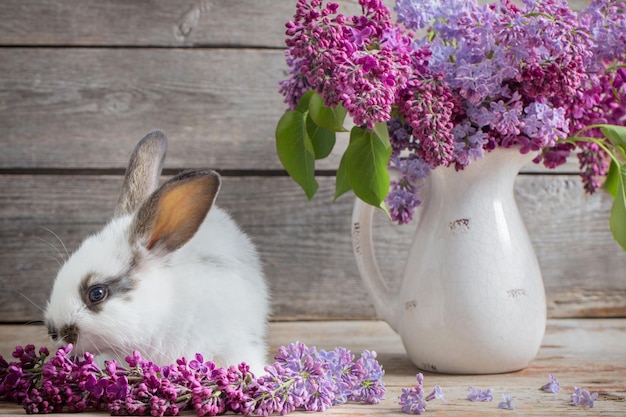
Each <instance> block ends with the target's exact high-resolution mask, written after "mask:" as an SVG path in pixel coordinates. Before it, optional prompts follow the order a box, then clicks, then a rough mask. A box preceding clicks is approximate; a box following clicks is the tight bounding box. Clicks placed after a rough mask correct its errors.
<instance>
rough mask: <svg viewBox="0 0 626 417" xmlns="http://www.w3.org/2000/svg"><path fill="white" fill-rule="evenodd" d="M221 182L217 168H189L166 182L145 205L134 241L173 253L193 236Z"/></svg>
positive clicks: (134, 230)
mask: <svg viewBox="0 0 626 417" xmlns="http://www.w3.org/2000/svg"><path fill="white" fill-rule="evenodd" d="M220 184H221V180H220V176H219V175H218V174H217V173H216V172H214V171H188V172H183V173H182V174H179V175H177V176H176V177H174V178H172V179H170V180H169V181H167V182H166V183H165V184H163V185H162V186H161V187H160V188H159V189H158V190H157V191H156V192H155V193H153V194H152V195H151V196H150V197H149V198H148V200H147V201H146V202H145V203H144V204H143V205H142V206H141V208H140V209H139V211H138V212H137V214H136V215H135V219H134V220H133V225H132V226H131V231H132V233H131V244H133V243H139V244H143V245H144V246H145V247H146V249H148V250H149V251H152V250H154V249H164V250H165V251H166V252H172V251H175V250H176V249H179V248H180V247H181V246H183V245H184V244H185V243H187V242H188V241H189V239H191V238H192V237H193V235H194V234H195V233H196V232H197V231H198V228H199V227H200V225H201V224H202V222H203V221H204V219H205V217H206V215H207V213H208V212H209V210H210V209H211V207H212V206H213V203H214V201H215V197H216V196H217V193H218V191H219V188H220Z"/></svg>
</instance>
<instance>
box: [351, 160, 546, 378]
mask: <svg viewBox="0 0 626 417" xmlns="http://www.w3.org/2000/svg"><path fill="white" fill-rule="evenodd" d="M533 156H534V155H529V154H526V155H522V154H521V153H520V152H519V151H518V150H517V149H503V148H497V149H495V150H494V151H492V152H490V153H485V157H484V158H482V159H479V160H477V161H473V162H472V163H471V164H470V165H469V166H467V167H466V168H465V169H464V170H462V171H455V169H454V168H453V167H449V168H444V167H439V168H437V169H435V170H433V171H431V173H430V175H429V176H428V178H427V179H426V184H425V187H423V188H422V193H421V194H420V199H421V200H422V205H421V206H420V207H418V208H417V211H416V220H417V222H418V223H417V229H416V232H415V237H414V240H413V244H412V246H411V248H410V251H409V253H408V259H407V262H406V266H405V271H404V277H403V280H402V283H401V284H400V288H396V289H389V288H388V286H387V284H386V282H385V280H384V279H383V277H381V274H380V271H379V269H378V266H377V263H376V258H375V255H374V251H373V245H372V239H373V237H372V215H373V213H374V211H375V210H376V209H375V208H373V207H371V206H369V205H366V204H364V203H362V202H361V201H360V200H358V199H357V202H356V203H355V207H354V212H353V222H352V237H353V247H354V253H355V256H356V260H357V265H358V268H359V271H360V273H361V277H362V278H363V282H364V284H365V287H366V288H367V290H368V292H369V294H370V296H371V299H372V300H373V303H374V306H375V308H376V312H377V314H378V316H379V317H380V318H382V319H383V320H385V321H386V322H387V323H388V324H389V325H390V326H391V327H392V328H393V329H394V330H395V331H396V332H397V333H398V334H399V335H400V337H401V338H402V341H403V343H404V346H405V348H406V351H407V353H408V355H409V356H410V358H411V360H412V361H413V362H414V363H415V365H416V366H417V367H418V368H420V369H423V370H427V371H433V372H441V373H456V374H485V373H500V372H509V371H515V370H519V369H522V368H524V367H525V366H527V365H528V363H529V362H530V361H531V360H532V359H533V358H534V357H535V356H536V354H537V351H538V350H539V347H540V344H541V340H542V338H543V334H544V330H545V324H546V300H545V291H544V287H543V279H542V276H541V271H540V269H539V264H538V262H537V258H536V255H535V252H534V249H533V247H532V244H531V242H530V238H529V236H528V233H527V231H526V227H525V225H524V222H523V219H522V217H521V216H520V213H519V210H518V207H517V204H516V201H515V197H514V193H513V189H514V183H515V178H516V176H517V173H518V172H519V170H520V169H521V167H522V166H523V165H524V164H525V163H527V162H529V161H530V160H532V158H533ZM398 227H402V226H398Z"/></svg>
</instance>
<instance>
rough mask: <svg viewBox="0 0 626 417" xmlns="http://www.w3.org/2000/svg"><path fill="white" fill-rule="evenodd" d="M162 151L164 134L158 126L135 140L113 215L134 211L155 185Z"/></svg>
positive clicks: (165, 142) (156, 185)
mask: <svg viewBox="0 0 626 417" xmlns="http://www.w3.org/2000/svg"><path fill="white" fill-rule="evenodd" d="M166 153H167V136H165V133H163V132H161V131H160V130H155V131H153V132H150V133H148V134H147V135H146V136H145V137H144V138H143V139H141V140H140V141H139V142H138V143H137V145H136V146H135V149H134V150H133V153H132V155H131V156H130V161H129V162H128V167H127V168H126V174H125V175H124V184H123V185H122V191H121V193H120V197H119V200H118V202H117V205H116V207H115V217H120V216H123V215H126V214H130V213H133V212H135V211H136V210H137V209H138V208H139V206H140V205H141V204H142V203H143V202H144V201H145V200H146V198H147V197H148V196H149V195H150V193H152V192H153V191H154V190H156V189H157V187H158V185H159V177H160V176H161V170H162V168H163V161H164V160H165V154H166Z"/></svg>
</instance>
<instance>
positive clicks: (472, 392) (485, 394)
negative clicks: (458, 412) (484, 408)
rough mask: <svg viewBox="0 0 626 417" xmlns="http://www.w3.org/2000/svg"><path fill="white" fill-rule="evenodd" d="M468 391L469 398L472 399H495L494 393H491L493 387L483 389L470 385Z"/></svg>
mask: <svg viewBox="0 0 626 417" xmlns="http://www.w3.org/2000/svg"><path fill="white" fill-rule="evenodd" d="M468 391H469V394H467V399H468V400H470V401H493V395H491V391H492V388H487V389H486V390H485V391H483V390H482V389H480V388H475V387H472V386H470V387H468Z"/></svg>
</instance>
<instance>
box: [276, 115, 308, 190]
mask: <svg viewBox="0 0 626 417" xmlns="http://www.w3.org/2000/svg"><path fill="white" fill-rule="evenodd" d="M276 152H277V153H278V158H279V159H280V162H281V163H282V164H283V166H284V167H285V169H286V170H287V173H288V174H289V175H290V176H291V178H293V180H294V181H295V182H296V183H298V184H299V185H300V187H302V189H303V190H304V193H305V194H306V196H307V198H308V199H309V200H311V199H312V198H313V196H314V195H315V192H316V191H317V187H318V184H317V181H316V180H315V151H314V149H313V144H312V143H311V139H310V138H309V136H308V135H307V132H306V123H305V115H304V113H300V112H298V111H295V110H292V111H288V112H286V113H285V114H283V116H282V117H281V118H280V120H279V121H278V124H277V125H276Z"/></svg>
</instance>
